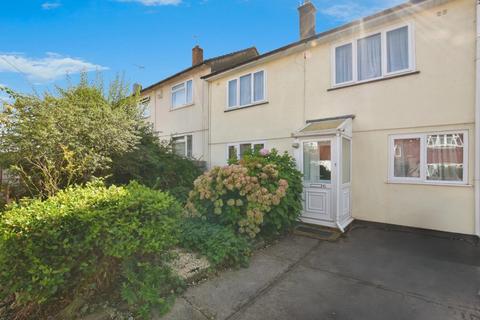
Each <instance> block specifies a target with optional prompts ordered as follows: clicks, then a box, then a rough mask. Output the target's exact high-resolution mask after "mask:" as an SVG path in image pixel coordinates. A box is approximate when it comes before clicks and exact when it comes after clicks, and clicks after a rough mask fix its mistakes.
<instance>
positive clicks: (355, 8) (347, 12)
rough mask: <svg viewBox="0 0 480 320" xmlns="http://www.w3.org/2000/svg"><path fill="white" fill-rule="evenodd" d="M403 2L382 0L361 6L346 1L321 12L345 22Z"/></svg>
mask: <svg viewBox="0 0 480 320" xmlns="http://www.w3.org/2000/svg"><path fill="white" fill-rule="evenodd" d="M402 2H404V0H388V1H385V0H381V1H376V2H374V3H373V4H371V5H360V4H358V3H356V2H352V1H345V2H340V3H338V2H337V3H335V4H333V5H331V6H329V7H325V8H321V9H320V10H319V11H320V13H322V14H324V15H327V16H330V17H332V18H334V19H336V20H338V21H343V22H345V21H352V20H356V19H359V18H363V17H365V16H368V15H370V14H373V13H375V12H378V11H381V10H383V9H386V8H390V7H392V6H395V5H397V4H400V3H402Z"/></svg>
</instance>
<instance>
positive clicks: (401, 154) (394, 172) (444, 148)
mask: <svg viewBox="0 0 480 320" xmlns="http://www.w3.org/2000/svg"><path fill="white" fill-rule="evenodd" d="M467 139H468V135H467V132H466V131H459V132H441V133H422V134H410V135H392V136H390V170H389V180H390V181H392V182H417V183H418V182H420V183H421V182H426V183H453V184H462V183H464V184H466V183H467V180H468V175H467V161H468V153H467V151H468V143H467Z"/></svg>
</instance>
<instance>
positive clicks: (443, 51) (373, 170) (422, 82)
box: [143, 0, 480, 235]
mask: <svg viewBox="0 0 480 320" xmlns="http://www.w3.org/2000/svg"><path fill="white" fill-rule="evenodd" d="M478 5H479V4H478V3H476V1H474V0H417V1H410V2H407V3H405V4H402V5H399V6H396V7H393V8H390V9H388V10H385V11H382V12H379V13H377V14H374V15H372V16H369V17H365V18H363V19H361V20H359V21H354V22H352V23H349V24H346V25H343V26H340V27H338V28H335V29H333V30H328V31H324V32H321V33H316V30H315V7H314V5H313V4H312V3H311V2H310V1H305V2H304V3H303V4H302V5H301V6H300V7H299V14H300V40H299V41H297V42H295V43H291V44H289V45H286V46H284V47H281V48H278V49H275V50H273V51H270V52H267V53H264V54H260V55H258V54H256V51H255V50H254V49H250V51H248V50H247V51H246V52H248V53H249V54H251V55H250V56H249V57H247V55H248V54H245V51H244V53H243V55H242V61H238V60H237V61H235V63H232V64H231V65H229V66H224V67H222V68H216V70H214V69H215V68H209V67H202V68H201V69H198V70H202V72H200V73H199V74H198V75H195V76H194V75H191V74H188V75H187V74H185V76H182V77H183V79H184V80H182V81H183V82H182V81H180V80H179V81H170V82H168V85H167V82H166V81H167V80H165V81H164V82H161V84H162V85H163V84H165V86H164V87H162V88H163V89H162V90H161V91H162V92H163V97H164V98H163V99H164V102H162V103H159V102H158V99H157V98H158V94H157V95H156V96H155V98H154V100H155V101H156V102H155V103H153V104H152V92H154V88H157V87H155V86H154V87H150V88H147V89H145V90H144V91H143V93H144V94H145V95H146V96H149V97H150V108H151V110H152V117H151V118H150V119H151V121H152V122H154V123H155V128H157V130H158V131H161V132H162V135H164V136H167V135H172V136H173V139H174V141H175V146H176V147H175V148H176V150H178V152H183V151H182V150H183V148H184V144H186V147H185V148H186V151H185V154H186V155H187V156H189V155H192V156H194V157H195V156H196V155H197V154H198V155H200V154H201V156H202V159H204V160H205V161H207V163H208V165H209V166H216V165H225V164H226V163H227V161H228V159H229V158H230V157H237V158H238V157H240V158H241V157H242V154H243V153H244V152H245V150H248V149H251V148H267V149H271V148H276V149H278V150H280V151H288V152H289V153H291V154H292V155H293V156H294V157H295V158H296V160H297V163H298V167H299V169H300V170H301V171H302V172H303V174H304V211H303V215H302V220H303V221H305V222H308V223H313V224H320V225H325V226H329V227H334V228H340V229H344V228H346V227H347V226H348V224H349V223H350V222H351V221H352V220H353V219H362V220H368V221H376V222H382V223H391V224H398V225H405V226H412V227H419V228H427V229H435V230H441V231H448V232H456V233H463V234H476V235H479V234H480V221H479V220H480V218H479V209H478V208H479V189H478V174H479V152H478V151H479V149H480V148H478V147H476V146H477V145H478V142H479V141H478V140H479V139H478V135H479V131H478V126H477V127H476V125H475V124H476V123H478V122H479V121H480V118H479V109H480V107H479V106H478V101H479V99H478V95H479V90H478V87H479V80H480V79H479V78H480V76H479V72H478V70H480V68H479V67H478V66H477V64H478V59H479V53H478V51H477V50H476V46H478V41H479V40H478V34H479V29H480V28H479V27H478V24H479V22H478V19H477V16H476V6H478ZM194 50H195V49H194ZM194 56H195V55H194ZM243 58H245V59H243ZM476 70H477V72H476ZM188 79H192V80H191V81H192V83H191V84H189V83H188ZM184 81H187V82H184ZM182 83H183V84H182ZM180 86H183V87H180ZM189 86H192V87H193V88H197V89H196V90H199V88H201V89H200V90H201V92H197V93H196V95H195V99H200V100H201V101H202V104H201V106H199V105H196V104H192V103H190V102H191V101H190V100H188V99H189V98H188V97H189V94H190V95H192V94H191V93H189V92H188V90H189V89H188V87H189ZM183 88H185V89H183ZM155 90H156V89H155ZM182 90H185V92H186V93H185V94H183V93H182V94H180V95H177V93H178V92H183V91H182ZM193 92H194V93H195V89H194V90H193ZM179 96H180V98H179ZM184 96H185V97H186V98H184ZM170 97H171V99H170ZM185 99H186V100H185ZM177 100H178V101H180V100H181V101H180V102H177ZM177 103H180V104H181V106H180V107H179V108H178V110H177ZM189 104H192V105H191V106H188V105H189ZM187 112H188V114H187ZM193 123H198V124H200V123H201V124H202V126H201V127H200V126H199V127H195V126H194V124H193ZM200 130H201V132H203V133H204V134H203V135H202V136H201V137H200V136H199V137H198V138H196V136H195V135H193V134H192V140H191V141H190V142H189V140H188V138H187V139H184V140H182V139H178V140H177V137H176V134H177V133H182V134H183V132H197V131H200ZM189 143H190V144H191V147H189ZM189 148H191V150H199V151H198V152H194V151H192V152H191V153H189V151H188V150H189ZM181 149H182V150H181ZM200 150H201V151H200ZM476 153H477V154H476Z"/></svg>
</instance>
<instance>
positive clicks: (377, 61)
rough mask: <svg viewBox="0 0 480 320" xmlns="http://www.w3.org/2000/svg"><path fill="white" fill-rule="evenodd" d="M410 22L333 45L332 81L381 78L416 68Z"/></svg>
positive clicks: (339, 83)
mask: <svg viewBox="0 0 480 320" xmlns="http://www.w3.org/2000/svg"><path fill="white" fill-rule="evenodd" d="M413 51H414V50H413V32H412V26H411V25H405V26H402V27H395V28H392V29H388V30H384V31H381V32H377V33H375V34H372V35H369V36H367V37H362V38H358V39H354V40H353V41H351V42H348V43H344V44H341V45H338V46H336V47H334V48H333V53H332V55H333V70H332V74H333V85H335V86H337V85H345V84H349V83H355V82H362V81H368V80H373V79H380V78H382V77H387V76H390V75H394V74H398V73H402V72H408V71H413V70H414V68H415V67H414V54H413Z"/></svg>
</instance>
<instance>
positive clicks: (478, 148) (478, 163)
mask: <svg viewBox="0 0 480 320" xmlns="http://www.w3.org/2000/svg"><path fill="white" fill-rule="evenodd" d="M476 3H477V4H476V8H477V22H476V44H477V50H476V56H475V66H476V77H475V178H474V185H475V235H477V237H480V0H476Z"/></svg>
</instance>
